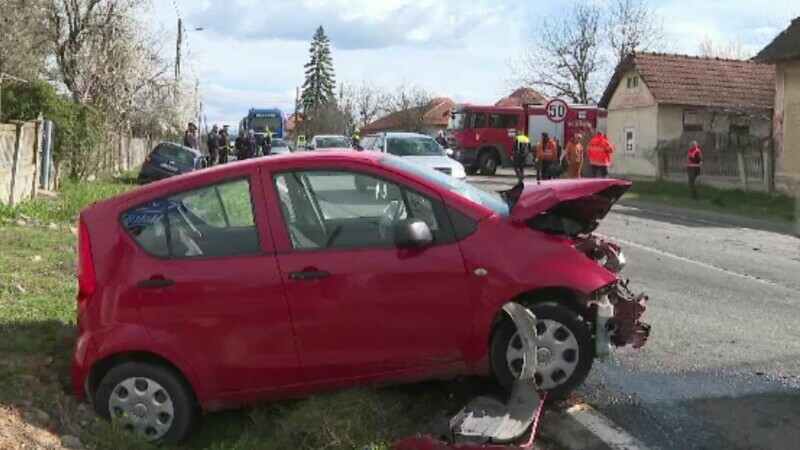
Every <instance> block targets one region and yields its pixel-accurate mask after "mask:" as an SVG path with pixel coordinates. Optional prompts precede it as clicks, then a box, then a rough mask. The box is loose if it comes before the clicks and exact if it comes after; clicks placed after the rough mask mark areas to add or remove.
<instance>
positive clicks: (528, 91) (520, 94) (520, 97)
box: [494, 87, 547, 106]
mask: <svg viewBox="0 0 800 450" xmlns="http://www.w3.org/2000/svg"><path fill="white" fill-rule="evenodd" d="M545 103H547V99H546V98H545V97H544V96H543V95H542V94H540V93H539V92H538V91H536V90H535V89H533V88H530V87H521V88H519V89H517V90H515V91H514V92H512V93H511V94H510V95H509V96H508V97H503V98H501V99H500V100H498V101H497V103H495V104H494V106H522V105H544V104H545Z"/></svg>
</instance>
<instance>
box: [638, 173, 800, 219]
mask: <svg viewBox="0 0 800 450" xmlns="http://www.w3.org/2000/svg"><path fill="white" fill-rule="evenodd" d="M698 191H699V194H700V199H699V200H693V199H692V198H691V195H690V191H689V185H688V184H687V183H677V182H672V181H644V180H636V181H634V183H633V186H632V187H631V189H630V190H629V191H628V192H627V193H626V194H625V195H624V196H623V199H639V200H644V201H648V202H654V203H663V204H667V205H672V206H679V207H684V208H692V209H702V210H706V211H715V212H722V213H728V214H736V215H740V216H745V217H752V218H756V219H765V220H777V221H792V220H794V208H795V205H794V199H793V198H791V197H789V196H786V195H778V194H765V193H761V192H745V191H742V190H741V189H719V188H715V187H713V186H708V185H705V184H700V185H698Z"/></svg>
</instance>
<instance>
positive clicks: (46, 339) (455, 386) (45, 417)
mask: <svg viewBox="0 0 800 450" xmlns="http://www.w3.org/2000/svg"><path fill="white" fill-rule="evenodd" d="M123 180H124V179H123ZM132 187H133V185H132V184H130V183H129V182H126V181H122V180H106V181H98V182H93V183H65V184H64V185H63V186H62V192H61V194H60V195H59V197H58V198H57V199H53V200H49V201H36V202H28V203H23V204H21V205H18V206H15V207H0V385H1V386H3V389H0V448H22V447H26V448H58V445H59V441H60V440H62V438H63V437H64V435H70V436H75V437H79V438H80V439H81V440H82V441H83V443H85V444H86V445H87V446H88V447H90V448H97V449H113V450H140V449H141V450H145V449H152V448H154V447H153V446H152V445H150V444H148V443H145V442H142V441H140V440H137V439H135V438H134V437H133V436H131V435H129V434H128V433H125V432H124V431H122V430H119V429H117V428H115V427H113V426H111V425H108V424H105V423H103V422H100V421H98V420H96V419H95V418H94V414H93V413H92V411H91V410H89V408H88V407H86V406H85V405H77V404H76V403H75V401H74V400H73V398H72V397H71V396H70V394H69V364H70V356H71V347H72V342H73V339H74V336H75V263H74V262H75V257H76V252H75V241H76V236H75V232H76V230H75V228H74V224H75V219H76V217H77V214H78V212H79V211H80V210H81V209H82V208H83V207H85V206H86V205H88V204H89V203H91V202H93V201H96V200H98V199H101V198H105V197H108V196H109V195H113V194H116V193H118V192H122V191H124V190H127V189H131V188H132ZM475 383H479V384H478V385H476V384H475ZM483 383H485V382H484V381H482V380H466V381H462V382H460V383H444V382H442V383H425V384H418V385H414V386H410V387H394V388H380V389H377V388H375V389H373V388H362V389H354V390H349V391H342V392H337V393H333V394H328V395H320V396H316V397H312V398H308V399H304V400H298V401H289V402H280V403H274V404H270V405H260V406H256V407H251V408H244V409H240V410H236V411H228V412H222V413H216V414H210V415H208V416H207V417H206V418H205V420H204V422H203V424H202V425H201V427H200V429H199V431H198V433H197V434H196V435H195V436H193V437H192V439H191V440H190V442H189V443H187V444H186V446H185V448H192V449H195V448H205V449H212V450H235V449H266V450H271V449H275V450H278V449H281V450H282V449H290V448H291V449H318V448H326V449H359V450H360V449H364V448H372V449H375V450H379V449H386V448H388V445H389V444H390V443H391V442H393V441H394V440H396V439H397V438H399V437H402V436H406V435H409V434H416V433H424V432H426V431H427V430H428V428H429V425H430V424H431V423H432V422H433V421H434V419H436V418H437V417H445V416H446V415H447V414H450V413H453V412H455V410H457V409H458V408H459V407H461V406H462V405H463V404H465V403H466V401H467V400H468V399H469V398H471V397H472V395H473V393H474V392H475V391H476V390H481V391H484V390H485V389H486V386H485V385H484V384H483ZM446 413H447V414H446Z"/></svg>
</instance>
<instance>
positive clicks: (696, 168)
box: [686, 141, 703, 200]
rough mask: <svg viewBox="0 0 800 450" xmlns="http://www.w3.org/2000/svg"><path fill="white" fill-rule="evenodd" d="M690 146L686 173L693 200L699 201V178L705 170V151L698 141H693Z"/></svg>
mask: <svg viewBox="0 0 800 450" xmlns="http://www.w3.org/2000/svg"><path fill="white" fill-rule="evenodd" d="M689 145H691V147H692V148H690V149H689V154H687V155H686V172H688V174H689V189H691V191H692V198H693V199H695V200H696V199H698V198H700V196H699V195H698V194H697V185H696V183H697V177H699V176H700V171H701V170H702V168H703V150H701V149H700V145H698V144H697V141H692V142H691V143H690V144H689Z"/></svg>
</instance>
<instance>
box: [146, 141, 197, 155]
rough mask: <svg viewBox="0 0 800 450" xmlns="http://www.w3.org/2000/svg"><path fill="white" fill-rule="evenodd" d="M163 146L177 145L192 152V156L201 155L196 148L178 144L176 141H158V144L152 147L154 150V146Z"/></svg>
mask: <svg viewBox="0 0 800 450" xmlns="http://www.w3.org/2000/svg"><path fill="white" fill-rule="evenodd" d="M163 146H169V147H178V148H179V149H181V150H185V151H187V152H190V153H194V156H202V154H201V153H200V152H199V151H198V150H195V149H193V148H190V147H186V146H183V145H181V144H178V143H177V142H159V143H158V144H156V145H155V147H153V149H154V150H155V149H156V148H158V147H163Z"/></svg>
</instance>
